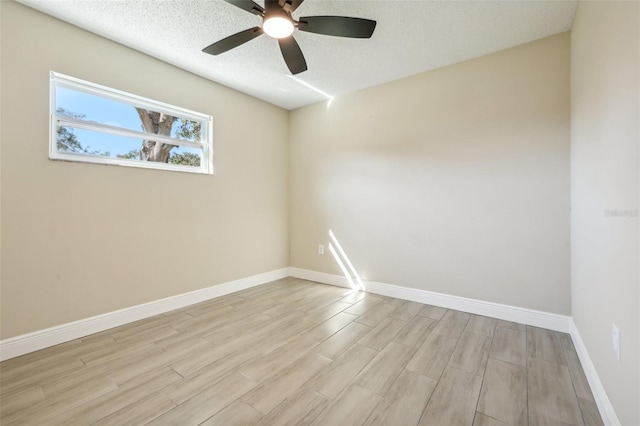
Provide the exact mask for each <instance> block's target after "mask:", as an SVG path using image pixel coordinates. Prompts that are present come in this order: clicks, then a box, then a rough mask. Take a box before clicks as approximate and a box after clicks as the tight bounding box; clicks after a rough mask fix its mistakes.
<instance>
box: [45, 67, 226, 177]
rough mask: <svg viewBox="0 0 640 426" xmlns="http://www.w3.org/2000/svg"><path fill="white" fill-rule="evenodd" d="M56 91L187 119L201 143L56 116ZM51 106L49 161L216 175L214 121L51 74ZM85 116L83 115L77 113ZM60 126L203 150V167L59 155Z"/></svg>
mask: <svg viewBox="0 0 640 426" xmlns="http://www.w3.org/2000/svg"><path fill="white" fill-rule="evenodd" d="M56 87H65V88H68V89H71V90H75V91H79V92H84V93H87V94H90V95H93V96H98V97H101V98H104V99H110V100H113V101H116V102H120V103H124V104H128V105H131V106H132V107H138V108H144V109H148V110H152V111H157V112H161V113H165V114H168V115H171V116H174V117H181V118H186V119H188V120H192V121H198V122H200V123H201V126H200V142H191V141H186V140H182V139H178V138H174V137H171V136H163V135H157V134H153V133H147V132H144V131H138V130H131V129H126V128H122V127H117V126H110V125H107V124H102V123H97V122H95V121H87V120H82V119H77V118H70V117H58V116H57V114H56ZM49 89H50V95H49V98H50V105H49V124H50V126H49V158H50V159H52V160H63V161H79V162H87V163H97V164H110V165H116V166H126V167H141V168H145V169H157V170H171V171H180V172H189V173H203V174H210V175H211V174H213V117H211V116H210V115H206V114H202V113H199V112H195V111H191V110H188V109H185V108H180V107H176V106H173V105H169V104H165V103H163V102H159V101H154V100H152V99H148V98H144V97H142V96H137V95H133V94H131V93H127V92H123V91H121V90H117V89H112V88H110V87H106V86H101V85H99V84H95V83H91V82H88V81H84V80H80V79H78V78H75V77H70V76H68V75H64V74H60V73H57V72H54V71H51V72H50V84H49ZM74 112H78V113H82V111H74ZM58 126H69V127H72V128H77V129H85V130H92V131H98V132H101V133H107V134H112V135H117V136H127V137H133V138H140V139H147V140H149V139H151V140H156V141H159V142H162V143H168V144H171V145H176V146H184V147H189V148H200V149H202V157H201V159H200V167H192V166H184V165H179V164H170V163H158V162H154V161H141V160H132V159H126V158H111V157H102V156H99V155H93V154H86V153H71V152H61V151H58V146H57V134H58V131H57V130H58Z"/></svg>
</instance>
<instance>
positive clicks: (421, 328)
mask: <svg viewBox="0 0 640 426" xmlns="http://www.w3.org/2000/svg"><path fill="white" fill-rule="evenodd" d="M435 323H436V320H434V319H431V318H425V317H421V316H419V315H418V316H416V317H414V318H413V319H412V320H411V321H409V323H408V324H407V325H406V326H405V327H404V328H403V329H402V330H400V332H399V333H398V334H397V335H396V337H395V338H394V339H393V341H394V342H398V343H402V344H403V345H407V346H420V345H422V344H423V343H424V341H425V339H426V338H427V336H428V335H429V334H430V333H431V331H432V330H433V327H434V325H435Z"/></svg>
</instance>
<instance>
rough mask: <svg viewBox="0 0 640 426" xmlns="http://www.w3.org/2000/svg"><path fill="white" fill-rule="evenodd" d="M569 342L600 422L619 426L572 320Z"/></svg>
mask: <svg viewBox="0 0 640 426" xmlns="http://www.w3.org/2000/svg"><path fill="white" fill-rule="evenodd" d="M569 333H570V334H571V340H573V346H575V348H576V353H577V354H578V358H579V359H580V364H582V369H583V370H584V374H585V376H587V381H588V382H589V386H590V387H591V392H593V398H594V399H595V401H596V405H597V406H598V410H599V411H600V415H601V416H602V422H603V423H604V424H605V425H612V426H613V425H619V424H621V423H620V420H618V416H617V414H616V411H615V410H614V409H613V405H612V404H611V401H610V400H609V397H608V396H607V392H606V391H605V390H604V386H603V385H602V382H601V381H600V377H599V376H598V372H597V371H596V368H595V366H594V365H593V362H591V357H590V356H589V352H588V351H587V347H586V346H585V344H584V341H583V340H582V336H580V332H579V331H578V327H576V324H575V323H574V322H573V319H571V321H570V331H569Z"/></svg>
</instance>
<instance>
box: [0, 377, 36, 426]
mask: <svg viewBox="0 0 640 426" xmlns="http://www.w3.org/2000/svg"><path fill="white" fill-rule="evenodd" d="M43 400H44V392H43V391H42V388H41V387H40V386H38V385H32V386H28V387H26V388H23V389H20V390H18V391H16V392H13V393H8V394H4V393H3V394H2V395H1V396H0V418H2V417H5V416H8V415H9V414H13V413H15V412H16V411H20V410H23V409H25V408H28V407H31V406H32V405H35V404H37V403H39V402H40V401H43Z"/></svg>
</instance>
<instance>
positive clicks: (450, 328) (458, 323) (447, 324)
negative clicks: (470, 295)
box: [433, 310, 471, 339]
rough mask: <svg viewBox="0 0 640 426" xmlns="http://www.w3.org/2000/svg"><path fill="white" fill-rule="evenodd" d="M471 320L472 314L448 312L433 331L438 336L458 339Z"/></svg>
mask: <svg viewBox="0 0 640 426" xmlns="http://www.w3.org/2000/svg"><path fill="white" fill-rule="evenodd" d="M470 318H471V315H470V314H467V313H464V312H460V311H453V310H448V311H447V312H446V313H445V314H444V316H443V317H442V319H441V320H440V321H438V324H437V325H436V327H435V328H434V329H433V332H434V333H436V334H442V335H444V336H451V337H455V338H456V339H457V338H459V337H460V335H462V332H463V331H464V329H465V327H466V326H467V322H469V319H470Z"/></svg>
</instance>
